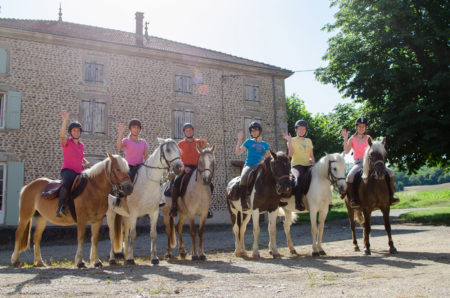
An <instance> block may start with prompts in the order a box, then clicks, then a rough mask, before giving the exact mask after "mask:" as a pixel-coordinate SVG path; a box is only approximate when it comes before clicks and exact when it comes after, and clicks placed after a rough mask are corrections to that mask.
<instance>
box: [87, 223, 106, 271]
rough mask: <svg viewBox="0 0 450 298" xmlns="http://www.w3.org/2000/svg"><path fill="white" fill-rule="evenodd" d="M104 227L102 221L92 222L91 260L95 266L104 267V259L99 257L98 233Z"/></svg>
mask: <svg viewBox="0 0 450 298" xmlns="http://www.w3.org/2000/svg"><path fill="white" fill-rule="evenodd" d="M101 227H102V221H98V222H95V223H91V254H90V258H89V259H90V261H91V264H94V266H95V267H103V264H102V261H100V259H99V258H98V234H99V232H100V228H101Z"/></svg>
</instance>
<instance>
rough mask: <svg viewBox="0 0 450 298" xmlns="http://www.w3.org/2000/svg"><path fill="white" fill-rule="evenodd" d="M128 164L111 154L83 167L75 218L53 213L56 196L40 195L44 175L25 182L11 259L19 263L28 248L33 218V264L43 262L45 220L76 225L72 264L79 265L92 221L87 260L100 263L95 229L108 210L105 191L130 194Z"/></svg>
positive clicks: (82, 264) (45, 182) (96, 229)
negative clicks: (84, 180)
mask: <svg viewBox="0 0 450 298" xmlns="http://www.w3.org/2000/svg"><path fill="white" fill-rule="evenodd" d="M128 171H129V168H128V164H127V162H126V160H125V159H123V158H122V157H120V156H118V155H111V154H109V153H108V157H107V158H106V159H105V160H103V161H102V162H99V163H97V164H95V165H94V166H93V167H92V168H90V169H88V170H86V171H85V173H86V174H87V176H88V182H87V184H86V187H85V189H84V190H83V192H82V193H81V194H80V195H79V196H77V197H76V198H75V200H74V204H75V211H76V214H77V222H75V221H74V219H73V218H72V216H71V215H70V214H68V215H65V216H63V217H56V210H57V209H58V200H57V199H53V200H49V199H45V198H43V197H41V194H42V191H43V190H44V188H45V187H46V186H47V184H49V183H50V182H51V180H50V179H47V178H38V179H36V180H34V181H32V182H30V183H29V184H27V185H25V186H24V187H23V188H22V190H21V192H20V200H19V201H20V209H19V224H18V226H17V230H16V239H15V244H14V252H13V254H12V256H11V263H12V264H13V265H15V266H20V261H19V254H20V253H21V252H22V251H24V250H25V249H27V248H28V246H29V243H30V231H31V225H32V218H33V217H34V219H35V221H36V228H35V232H34V239H33V242H34V266H37V267H42V266H45V264H44V262H43V261H42V257H41V249H40V241H41V237H42V232H43V231H44V229H45V226H46V224H47V221H50V222H51V223H53V224H56V225H60V226H69V225H74V224H76V225H77V238H78V248H77V253H76V255H75V264H76V265H77V267H78V268H85V267H86V265H85V264H84V262H83V256H82V248H83V242H84V235H85V233H86V225H87V223H88V222H89V223H91V234H92V237H91V254H90V261H91V264H94V265H95V267H100V266H102V262H101V261H100V259H99V258H98V249H97V243H98V233H99V230H100V227H101V225H102V222H103V218H104V217H105V214H106V211H107V210H108V194H109V193H110V192H111V189H112V188H113V186H114V187H118V188H119V189H121V190H122V191H123V192H124V193H126V194H130V193H131V192H132V190H133V185H132V183H131V181H130V177H129V176H128Z"/></svg>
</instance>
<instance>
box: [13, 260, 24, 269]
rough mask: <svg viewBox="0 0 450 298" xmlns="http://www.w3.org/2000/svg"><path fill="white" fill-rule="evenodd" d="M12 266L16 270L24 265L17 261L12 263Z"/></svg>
mask: <svg viewBox="0 0 450 298" xmlns="http://www.w3.org/2000/svg"><path fill="white" fill-rule="evenodd" d="M12 265H13V266H14V267H16V268H20V267H22V263H20V261H15V262H14V263H12Z"/></svg>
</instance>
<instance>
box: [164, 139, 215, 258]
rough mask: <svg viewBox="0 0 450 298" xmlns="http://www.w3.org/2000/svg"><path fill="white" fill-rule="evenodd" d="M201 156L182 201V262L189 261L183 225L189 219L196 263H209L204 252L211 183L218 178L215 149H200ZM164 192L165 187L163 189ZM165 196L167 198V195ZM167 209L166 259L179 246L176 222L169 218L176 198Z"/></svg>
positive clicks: (180, 249) (180, 204)
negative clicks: (187, 259) (214, 177)
mask: <svg viewBox="0 0 450 298" xmlns="http://www.w3.org/2000/svg"><path fill="white" fill-rule="evenodd" d="M197 150H198V152H199V155H198V162H197V169H196V170H195V171H194V172H193V173H192V176H191V178H190V179H189V182H186V183H188V185H187V188H186V193H185V194H184V196H183V197H179V198H178V222H177V226H176V232H177V235H178V251H179V252H180V256H181V257H182V258H185V257H186V250H185V249H184V243H183V238H182V232H183V225H184V223H185V222H186V218H188V219H189V227H190V234H191V239H192V260H201V261H204V260H206V256H205V253H204V251H203V235H204V231H205V223H206V218H207V216H208V209H209V206H210V205H211V197H212V193H211V181H212V178H213V176H214V164H215V156H214V150H215V145H213V146H212V147H210V148H205V149H200V148H198V149H197ZM163 188H164V186H163ZM163 195H164V194H163ZM166 202H167V204H166V206H164V207H163V208H162V213H163V215H164V223H165V225H166V234H167V238H168V241H167V242H168V244H167V254H166V257H168V258H170V257H172V248H173V247H175V246H176V239H175V227H174V218H173V217H170V216H169V211H170V208H171V206H172V203H171V202H172V198H170V197H166ZM196 216H198V217H199V225H198V249H197V245H196V234H197V232H196V227H195V217H196Z"/></svg>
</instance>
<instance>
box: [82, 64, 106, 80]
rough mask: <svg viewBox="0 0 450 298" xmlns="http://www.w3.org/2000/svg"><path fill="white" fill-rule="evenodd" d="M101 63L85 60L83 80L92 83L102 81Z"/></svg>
mask: <svg viewBox="0 0 450 298" xmlns="http://www.w3.org/2000/svg"><path fill="white" fill-rule="evenodd" d="M103 67H104V65H103V64H100V63H97V62H95V61H94V62H86V69H85V71H86V72H85V81H86V82H92V83H103Z"/></svg>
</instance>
